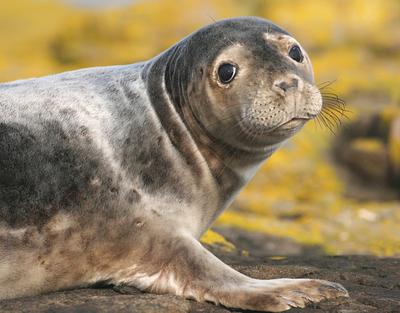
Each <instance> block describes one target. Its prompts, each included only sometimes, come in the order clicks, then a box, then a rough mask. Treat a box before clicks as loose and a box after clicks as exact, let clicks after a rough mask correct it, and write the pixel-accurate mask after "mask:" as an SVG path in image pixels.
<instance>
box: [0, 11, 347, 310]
mask: <svg viewBox="0 0 400 313" xmlns="http://www.w3.org/2000/svg"><path fill="white" fill-rule="evenodd" d="M266 34H267V35H268V36H275V37H276V36H278V37H276V38H278V39H277V40H278V44H277V45H275V44H274V43H273V42H272V41H271V42H272V43H270V41H268V40H266V39H265V38H266V37H265V36H267V35H266ZM281 35H285V36H289V35H288V34H287V33H286V32H284V31H283V30H281V29H280V28H278V27H277V26H275V25H273V24H272V23H270V22H268V21H265V20H261V19H256V18H239V19H232V20H225V21H221V22H219V23H216V24H213V25H210V26H207V27H205V28H203V29H201V30H200V31H198V32H196V33H194V34H193V35H191V36H189V37H187V38H185V39H183V40H182V41H181V42H180V43H178V44H176V45H175V46H173V47H172V48H170V49H169V50H167V51H165V52H163V53H162V54H160V55H159V56H157V57H155V58H154V59H152V60H150V61H148V62H144V63H138V64H133V65H126V66H114V67H99V68H91V69H84V70H79V71H74V72H67V73H62V74H58V75H53V76H48V77H43V78H37V79H29V80H21V81H16V82H11V83H5V84H1V85H0V110H1V114H0V299H1V298H12V297H19V296H25V295H33V294H38V293H41V292H48V291H54V290H58V289H64V288H73V287H77V286H88V285H90V284H93V283H96V282H99V281H107V282H111V283H114V284H130V285H133V286H136V287H138V288H141V289H142V290H147V291H152V292H157V293H165V292H169V293H173V294H178V295H182V296H185V297H191V298H194V299H197V300H199V301H204V300H209V301H213V302H215V303H222V304H224V305H226V306H231V307H239V308H248V309H257V310H274V311H279V310H284V309H287V308H289V307H291V306H303V305H304V303H306V302H307V301H319V300H320V299H322V298H324V297H333V296H338V295H345V294H346V291H345V290H344V289H343V288H342V287H341V286H339V285H337V284H334V283H329V282H325V281H317V280H276V281H259V280H254V279H251V278H249V277H246V276H244V275H242V274H240V273H238V272H236V271H234V270H233V269H231V268H229V267H228V266H227V265H225V264H223V263H222V262H221V261H219V260H218V259H216V258H215V257H214V256H212V255H211V254H210V253H209V252H207V251H206V250H205V249H204V248H203V247H202V246H201V245H200V244H199V243H198V242H197V240H198V239H199V238H200V236H201V234H202V233H203V232H204V231H205V230H206V229H207V228H208V227H209V226H210V224H211V223H212V222H213V221H214V219H215V218H216V217H217V216H218V214H219V213H220V212H221V211H222V210H223V209H224V208H225V207H226V206H228V205H229V203H230V202H231V201H232V200H233V198H234V196H235V195H236V193H237V192H238V191H239V190H240V189H241V188H242V187H243V186H244V185H245V184H246V183H247V182H248V180H249V179H250V178H251V177H252V175H254V173H255V171H256V169H257V167H258V166H259V165H260V164H261V162H262V161H264V160H265V159H266V158H268V157H269V156H270V155H271V154H272V153H273V151H275V150H276V149H277V148H278V147H279V145H280V144H281V143H282V142H283V141H284V140H286V139H287V138H289V137H290V136H292V135H293V134H294V133H295V132H296V131H298V130H299V129H300V128H301V126H302V125H303V124H304V122H305V120H307V119H309V118H312V117H314V116H315V115H316V114H318V112H319V109H320V102H318V101H320V95H319V93H315V92H314V91H315V90H314V89H312V88H315V87H313V85H314V83H313V78H312V71H310V65H304V66H303V65H296V64H295V63H293V61H292V60H290V59H289V58H287V57H286V56H285V55H284V54H282V49H281V48H280V46H279V44H280V41H281V40H282V39H281V38H280V37H279V36H281ZM275 37H274V38H275ZM274 40H275V39H274ZM232 49H233V50H232ZM239 54H240V55H242V56H241V57H240V58H239V57H238V62H239V63H240V62H241V61H243V62H244V63H243V64H246V65H243V64H242V65H243V67H242V71H241V72H239V74H240V75H241V76H239V75H238V77H237V79H236V80H235V81H234V82H233V83H232V84H231V86H229V88H226V89H224V88H225V86H219V85H218V83H217V81H216V80H215V77H214V76H215V75H214V74H213V73H214V71H215V64H214V62H217V61H218V58H221V57H223V56H224V55H227V56H228V55H231V56H233V57H236V56H238V55H239ZM243 55H244V56H247V55H249V56H251V57H250V58H247V57H243ZM244 60H246V61H244ZM246 62H247V63H246ZM239 66H240V64H239ZM307 66H308V67H307ZM213 75H214V76H213ZM244 75H247V76H246V77H245V76H244ZM287 75H289V76H290V75H292V76H293V75H295V76H293V77H296V79H299V80H301V82H302V84H304V85H305V86H306V87H307V88H308V89H307V88H306V87H304V91H302V90H296V91H290V92H287V93H286V92H285V93H283V94H282V92H281V94H280V95H279V92H278V91H274V90H273V88H274V86H275V84H276V82H277V81H279V80H281V79H283V80H285V79H288V78H287V77H289V76H287ZM292 76H290V77H292ZM291 79H292V78H291ZM224 105H225V106H226V108H225V109H224V110H222V109H221V106H224ZM221 112H225V113H226V114H228V115H227V116H225V117H223V116H221V114H222V113H221ZM244 112H245V115H243V114H244ZM270 112H273V113H275V114H272V113H270ZM225 113H224V114H225ZM240 116H242V118H241V119H240ZM243 116H245V117H244V118H243ZM292 118H301V119H302V120H304V122H301V123H300V124H299V123H297V122H296V123H297V124H299V125H297V124H296V125H295V126H285V125H291V124H290V123H289V124H285V125H284V123H286V122H288V121H289V120H291V119H292ZM238 125H239V126H240V127H242V128H240V127H237V126H238Z"/></svg>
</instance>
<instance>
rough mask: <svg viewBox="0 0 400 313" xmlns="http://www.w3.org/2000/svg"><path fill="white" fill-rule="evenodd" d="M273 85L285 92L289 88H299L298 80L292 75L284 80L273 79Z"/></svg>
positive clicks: (277, 89) (279, 90)
mask: <svg viewBox="0 0 400 313" xmlns="http://www.w3.org/2000/svg"><path fill="white" fill-rule="evenodd" d="M274 87H275V90H276V91H278V92H280V93H282V92H283V93H286V92H288V91H289V90H290V89H299V80H298V78H293V77H292V78H289V79H285V80H278V81H275V83H274Z"/></svg>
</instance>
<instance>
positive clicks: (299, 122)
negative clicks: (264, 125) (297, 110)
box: [274, 117, 311, 130]
mask: <svg viewBox="0 0 400 313" xmlns="http://www.w3.org/2000/svg"><path fill="white" fill-rule="evenodd" d="M310 119H311V118H307V117H294V118H292V119H290V120H288V121H286V122H284V123H282V124H280V125H278V126H277V127H275V129H274V130H285V129H293V128H297V127H299V126H303V125H304V124H305V123H306V122H308V121H309V120H310Z"/></svg>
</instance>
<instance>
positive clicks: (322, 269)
mask: <svg viewBox="0 0 400 313" xmlns="http://www.w3.org/2000/svg"><path fill="white" fill-rule="evenodd" d="M243 236H245V235H243V234H242V235H240V237H243ZM232 238H233V237H232ZM246 238H250V237H249V236H247V237H246ZM257 240H262V238H259V237H257ZM264 240H272V241H273V240H275V239H274V238H273V237H265V238H264ZM276 240H277V241H276V242H277V243H279V242H282V241H281V239H276ZM234 244H235V245H237V242H234ZM258 247H259V246H254V247H253V248H251V247H250V251H249V256H244V255H243V254H241V253H238V252H237V251H236V252H235V251H232V252H229V251H227V250H226V249H221V248H218V247H217V246H213V247H212V248H211V250H212V251H213V252H214V253H215V254H216V255H217V256H219V257H220V258H221V259H222V260H223V261H225V262H227V263H230V264H232V265H233V267H234V268H236V269H237V270H239V271H241V272H243V273H244V274H246V275H249V276H252V277H255V278H259V279H272V278H282V277H292V278H320V279H327V280H331V281H335V282H339V283H341V284H343V285H344V286H345V287H346V288H347V289H348V290H349V292H350V298H349V299H336V300H330V301H324V302H321V303H318V304H314V305H311V306H309V307H307V308H305V309H292V310H290V311H289V312H299V313H322V312H324V313H329V312H331V313H333V312H337V313H339V312H340V313H352V312H357V313H358V312H371V313H372V312H381V313H385V312H400V259H399V258H377V257H373V256H321V255H318V254H312V255H298V256H289V257H283V258H275V257H270V254H271V253H273V254H275V255H277V254H279V248H278V250H276V251H267V252H266V255H263V253H262V251H257V253H255V251H252V249H259V248H258ZM299 251H301V250H299ZM0 312H2V313H11V312H29V313H53V312H54V313H56V312H59V313H73V312H74V313H108V312H110V313H111V312H119V313H128V312H129V313H233V312H236V313H238V312H245V311H241V310H233V309H227V308H224V307H221V306H215V305H213V304H210V303H197V302H195V301H191V300H185V299H183V298H180V297H176V296H170V295H154V294H148V293H142V292H140V291H139V290H137V289H135V288H132V287H118V288H115V287H114V288H113V287H112V286H106V287H104V288H90V289H77V290H69V291H61V292H56V293H51V294H47V295H41V296H36V297H27V298H21V299H13V300H5V301H2V302H0Z"/></svg>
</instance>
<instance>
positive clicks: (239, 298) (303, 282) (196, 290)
mask: <svg viewBox="0 0 400 313" xmlns="http://www.w3.org/2000/svg"><path fill="white" fill-rule="evenodd" d="M165 250H168V251H162V252H163V253H165V255H164V256H167V255H168V257H167V258H164V260H167V262H166V263H164V264H162V266H161V269H160V267H159V265H160V264H154V268H152V267H153V266H152V265H150V263H148V264H147V265H146V266H145V267H143V268H142V267H141V268H140V269H139V268H138V270H139V272H136V274H135V275H134V277H132V278H133V279H132V280H130V279H126V278H125V279H123V281H124V282H125V283H128V284H131V285H133V286H135V287H137V288H139V289H142V290H145V291H150V292H153V293H159V294H161V293H170V294H175V295H179V296H183V297H185V298H189V299H194V300H197V301H200V302H203V301H210V302H213V303H215V304H222V305H224V306H226V307H232V308H240V309H248V310H257V311H271V312H281V311H285V310H288V309H290V308H291V307H304V306H305V305H306V304H307V303H311V302H319V301H321V300H323V299H329V298H336V297H340V296H345V297H348V293H347V291H346V289H344V288H343V287H342V286H341V285H340V284H336V283H332V282H328V281H324V280H314V279H272V280H259V279H253V278H250V277H247V276H245V275H243V274H241V273H239V272H237V271H235V270H234V269H233V268H231V267H229V266H228V265H226V264H224V263H223V262H222V261H220V260H219V259H218V258H217V257H215V256H214V255H213V254H211V253H210V252H209V251H207V250H206V249H205V248H204V247H203V246H202V245H201V244H200V242H198V241H197V240H196V239H194V238H191V237H186V236H185V237H183V236H182V237H178V238H174V244H173V246H172V247H171V246H168V249H165ZM158 253H160V251H158Z"/></svg>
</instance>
